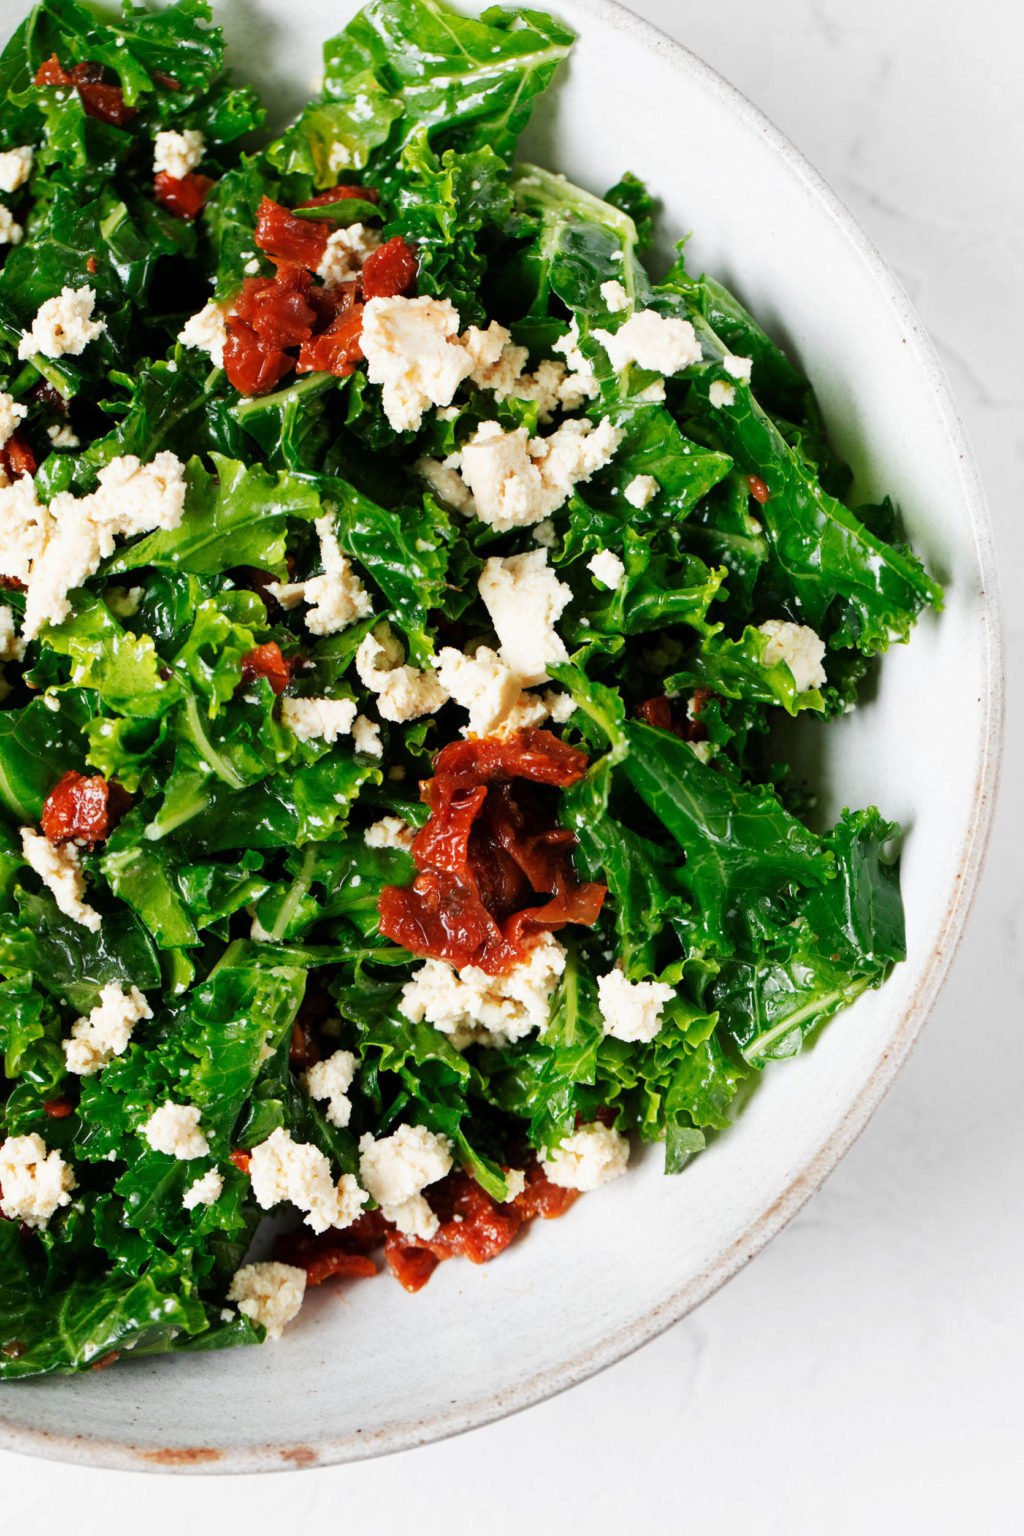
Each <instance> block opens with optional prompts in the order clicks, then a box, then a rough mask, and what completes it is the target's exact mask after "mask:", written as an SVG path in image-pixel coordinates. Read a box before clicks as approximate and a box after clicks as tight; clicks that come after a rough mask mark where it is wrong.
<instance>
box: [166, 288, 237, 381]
mask: <svg viewBox="0 0 1024 1536" xmlns="http://www.w3.org/2000/svg"><path fill="white" fill-rule="evenodd" d="M227 339H228V322H227V314H226V312H225V310H224V306H223V305H222V304H218V303H217V302H216V300H215V299H211V300H210V302H209V303H208V304H205V305H204V306H203V308H202V309H200V310H198V311H197V313H196V314H194V315H190V316H189V318H188V319H187V320H186V321H185V324H184V325H183V326H182V328H181V330H180V331H179V332H178V340H179V341H180V342H181V345H182V346H183V347H192V348H193V349H194V350H195V351H197V352H205V353H206V355H207V356H208V357H209V359H210V362H211V363H212V364H213V366H214V367H215V368H223V367H224V348H225V346H226V345H227Z"/></svg>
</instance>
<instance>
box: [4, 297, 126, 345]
mask: <svg viewBox="0 0 1024 1536" xmlns="http://www.w3.org/2000/svg"><path fill="white" fill-rule="evenodd" d="M95 304H96V290H95V288H89V287H88V286H86V287H83V288H67V287H65V288H62V289H61V291H60V293H58V294H55V295H54V297H53V298H52V299H44V300H43V302H42V304H40V306H39V309H38V310H37V311H36V316H35V319H34V320H33V321H32V324H31V326H30V327H29V329H28V330H27V331H23V332H22V334H21V340H20V341H19V343H18V356H19V357H20V358H21V359H22V360H25V359H26V358H32V357H35V356H37V355H38V354H39V353H42V355H43V356H44V357H80V356H81V354H82V353H83V352H84V351H85V349H86V347H87V346H88V345H89V343H90V341H95V340H96V338H97V336H101V335H102V334H103V332H104V331H105V330H106V328H107V323H106V321H105V320H94V319H93V318H92V312H93V308H94V306H95Z"/></svg>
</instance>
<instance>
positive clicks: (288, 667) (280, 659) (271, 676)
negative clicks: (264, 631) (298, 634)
mask: <svg viewBox="0 0 1024 1536" xmlns="http://www.w3.org/2000/svg"><path fill="white" fill-rule="evenodd" d="M294 667H295V662H294V661H293V660H292V659H291V658H289V657H286V656H283V655H282V654H281V647H280V646H279V645H278V643H277V641H276V640H268V641H267V643H266V645H257V646H254V647H253V649H252V650H251V651H248V652H247V653H246V654H245V655H244V656H243V657H242V682H243V684H244V683H254V682H255V681H256V679H257V678H260V677H265V678H266V680H267V682H268V683H269V684H270V686H271V688H272V689H273V691H274V692H275V693H284V690H285V689H286V688H287V687H288V684H289V683H290V682H291V680H292V672H293V670H294Z"/></svg>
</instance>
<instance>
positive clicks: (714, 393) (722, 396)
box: [708, 379, 736, 411]
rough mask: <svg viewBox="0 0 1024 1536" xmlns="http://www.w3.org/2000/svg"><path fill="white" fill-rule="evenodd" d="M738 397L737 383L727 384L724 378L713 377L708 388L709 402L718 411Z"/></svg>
mask: <svg viewBox="0 0 1024 1536" xmlns="http://www.w3.org/2000/svg"><path fill="white" fill-rule="evenodd" d="M735 399H736V386H735V384H727V383H726V381H725V380H724V379H713V380H712V382H711V385H710V386H709V388H708V403H709V404H710V405H711V406H713V407H714V409H715V410H716V411H720V410H721V409H722V407H723V406H724V405H732V404H733V402H734V401H735Z"/></svg>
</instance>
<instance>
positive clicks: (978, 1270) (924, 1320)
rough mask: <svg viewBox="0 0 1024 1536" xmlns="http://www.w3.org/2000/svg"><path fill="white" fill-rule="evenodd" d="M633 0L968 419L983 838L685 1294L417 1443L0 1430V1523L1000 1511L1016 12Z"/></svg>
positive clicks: (1016, 452)
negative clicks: (164, 1441) (148, 1441)
mask: <svg viewBox="0 0 1024 1536" xmlns="http://www.w3.org/2000/svg"><path fill="white" fill-rule="evenodd" d="M551 3H552V9H557V3H556V0H551ZM633 8H634V9H635V10H637V11H639V12H640V13H641V14H643V15H645V16H647V17H649V18H650V19H651V20H652V21H655V22H657V23H658V24H659V25H660V26H662V27H663V28H664V29H665V30H666V31H669V32H673V33H674V34H675V35H676V36H678V37H679V38H680V39H681V40H682V41H684V42H686V43H688V44H689V46H690V47H692V48H693V49H694V50H695V51H696V52H697V53H699V54H701V55H703V57H704V58H706V59H707V60H708V62H709V63H711V64H712V65H714V66H715V67H716V68H717V69H718V70H720V72H721V73H722V74H724V75H725V76H726V77H727V78H728V79H730V80H731V81H732V82H733V83H734V84H735V85H737V86H738V87H739V88H740V90H742V91H744V92H746V94H747V95H748V96H750V97H751V98H752V99H753V100H754V101H755V102H756V103H757V104H758V105H759V106H761V107H762V108H763V109H764V110H765V111H766V112H767V114H768V115H769V117H771V118H772V119H774V121H775V122H776V123H777V124H778V125H779V127H780V128H782V130H783V131H784V132H785V133H787V134H788V135H789V137H790V138H791V139H793V140H794V141H795V143H796V144H797V145H798V146H799V147H800V148H801V149H802V150H803V151H804V152H805V153H806V154H807V156H808V157H809V158H810V160H811V161H812V162H813V163H814V164H815V165H816V166H817V167H818V168H819V170H821V171H822V172H823V173H824V175H825V176H826V177H827V178H828V179H829V180H830V181H831V182H832V183H833V185H834V186H835V187H836V189H837V190H838V192H839V194H840V196H841V197H843V198H844V199H845V200H846V202H847V203H848V204H849V205H850V207H851V208H852V209H853V212H854V213H855V214H856V215H857V217H858V218H859V219H860V220H861V222H862V223H863V224H864V225H865V227H866V228H867V229H868V231H869V232H870V233H871V234H872V235H873V237H874V239H875V240H876V242H877V244H878V245H879V246H880V248H881V249H882V251H883V253H884V254H885V255H886V256H887V257H888V259H889V260H890V262H891V263H892V264H893V266H894V267H895V268H896V270H897V272H898V273H899V275H900V277H901V278H902V280H903V282H904V284H905V285H906V287H907V289H908V290H909V292H910V294H911V297H912V298H913V300H914V301H915V303H916V304H917V306H918V308H919V310H920V311H921V314H922V316H923V318H924V321H925V324H926V325H927V327H928V328H929V329H930V331H931V333H932V335H933V337H934V338H935V341H936V342H937V344H938V348H939V351H940V353H941V354H942V357H943V359H944V361H945V364H946V367H947V368H948V370H949V374H950V377H951V379H952V382H953V386H954V389H955V391H956V394H957V396H958V398H959V401H960V405H961V407H962V409H963V411H964V414H965V416H966V419H967V425H968V430H969V432H970V434H971V436H972V438H973V440H974V444H975V448H976V450H977V453H978V456H979V459H980V462H981V469H982V474H983V476H984V478H985V481H986V483H987V487H988V494H989V498H990V501H991V505H992V511H993V515H994V519H995V523H996V530H997V536H998V539H999V544H1000V553H1001V569H1002V586H1003V596H1004V603H1005V608H1006V615H1007V628H1008V649H1009V657H1008V659H1009V663H1010V675H1011V688H1012V691H1013V692H1014V693H1015V695H1016V696H1015V697H1014V698H1013V699H1012V700H1011V710H1010V717H1009V737H1008V752H1007V762H1006V768H1005V771H1004V791H1003V797H1002V808H1001V811H1000V813H999V816H998V820H997V824H996V830H995V835H994V839H993V847H992V853H991V856H990V860H989V865H988V870H987V873H986V876H985V879H984V882H983V886H982V890H981V894H980V897H979V900H978V903H977V905H976V907H975V910H974V914H973V917H972V920H971V923H970V927H969V930H968V933H967V937H966V939H965V941H964V944H963V947H962V949H961V952H960V955H959V958H958V960H957V962H956V964H955V967H954V970H953V974H952V978H951V980H950V981H949V983H948V985H947V987H946V991H945V993H944V995H943V997H942V1000H941V1002H940V1004H939V1006H938V1008H937V1010H936V1012H935V1015H934V1017H933V1019H932V1020H931V1022H930V1024H929V1025H928V1028H927V1029H926V1031H925V1034H924V1037H923V1039H922V1041H921V1043H920V1044H919V1046H918V1048H917V1051H916V1053H915V1055H914V1057H913V1059H912V1060H911V1062H910V1064H909V1065H908V1067H907V1068H906V1069H905V1071H904V1073H903V1075H902V1077H901V1079H900V1080H899V1082H898V1084H897V1086H896V1088H895V1090H894V1091H893V1093H892V1095H891V1096H890V1098H889V1099H888V1101H887V1102H886V1103H885V1104H884V1105H883V1107H882V1109H881V1110H880V1111H879V1113H878V1115H877V1116H876V1118H875V1120H874V1121H873V1122H872V1124H871V1126H870V1127H869V1129H868V1131H867V1132H866V1133H865V1135H864V1137H863V1139H862V1140H861V1142H860V1143H859V1145H857V1146H856V1147H855V1148H854V1149H853V1151H852V1152H851V1153H850V1155H849V1157H848V1158H847V1159H846V1161H845V1163H844V1164H843V1165H842V1166H841V1168H840V1169H839V1171H838V1172H837V1173H836V1174H835V1175H834V1176H833V1177H832V1179H831V1181H830V1182H829V1183H828V1185H827V1186H826V1188H825V1189H824V1190H823V1191H822V1192H821V1193H820V1194H819V1195H818V1196H817V1198H816V1199H815V1200H814V1201H813V1202H812V1203H811V1205H810V1206H809V1207H808V1208H807V1209H806V1210H805V1211H804V1212H803V1214H802V1215H801V1216H799V1217H798V1218H797V1220H796V1221H795V1222H794V1223H793V1224H792V1226H790V1227H789V1229H788V1230H787V1231H786V1232H785V1233H784V1234H783V1235H782V1236H781V1237H779V1238H778V1239H777V1240H776V1241H775V1243H774V1244H773V1245H772V1246H771V1247H770V1248H769V1249H768V1250H767V1252H765V1253H764V1254H763V1255H762V1256H761V1257H760V1258H759V1259H758V1260H757V1261H756V1262H755V1263H754V1264H753V1265H751V1266H750V1267H749V1268H748V1269H747V1270H745V1271H744V1273H743V1274H741V1275H740V1276H739V1278H738V1279H736V1280H734V1281H733V1283H732V1284H731V1285H730V1286H728V1287H727V1288H726V1290H725V1291H723V1292H721V1293H720V1294H719V1295H718V1296H716V1297H715V1298H713V1300H711V1301H710V1302H709V1303H708V1304H707V1305H706V1306H704V1307H703V1308H702V1309H701V1310H700V1311H699V1312H698V1313H697V1314H695V1315H694V1316H692V1317H690V1318H688V1319H687V1320H685V1321H684V1322H682V1323H680V1324H678V1325H677V1326H676V1327H675V1328H673V1329H672V1330H671V1331H670V1332H669V1333H668V1334H666V1335H665V1336H664V1337H663V1338H661V1339H660V1340H658V1341H657V1342H656V1343H654V1344H652V1345H650V1346H649V1347H648V1348H647V1349H645V1350H643V1351H642V1352H641V1353H640V1354H639V1355H635V1356H633V1357H632V1359H630V1360H628V1361H626V1362H625V1363H624V1364H622V1365H619V1366H617V1367H615V1368H614V1369H613V1370H611V1371H609V1372H607V1373H606V1374H605V1375H603V1376H601V1377H599V1378H598V1379H597V1380H595V1381H591V1382H589V1383H587V1384H586V1385H584V1386H582V1387H580V1388H577V1389H576V1391H574V1392H572V1393H570V1394H568V1395H566V1396H563V1397H561V1398H559V1399H557V1400H555V1401H554V1402H550V1403H546V1404H543V1405H542V1406H540V1407H538V1408H534V1409H532V1410H531V1411H530V1412H529V1413H526V1414H524V1415H521V1416H520V1417H518V1418H516V1419H512V1420H508V1421H506V1422H505V1423H502V1424H498V1425H495V1426H493V1427H491V1428H488V1429H483V1430H478V1431H477V1432H476V1433H474V1434H472V1435H469V1436H465V1437H463V1438H461V1439H458V1440H453V1441H448V1442H446V1443H444V1444H442V1445H437V1446H433V1447H430V1448H428V1449H425V1450H420V1451H413V1452H409V1453H407V1454H405V1455H402V1456H398V1457H393V1458H391V1459H389V1460H386V1461H382V1462H373V1463H367V1464H364V1465H360V1466H353V1467H339V1468H336V1469H328V1470H324V1471H314V1472H303V1473H292V1474H285V1475H279V1476H277V1477H273V1478H262V1479H256V1478H254V1477H244V1478H234V1479H232V1478H219V1479H218V1478H215V1479H202V1480H195V1481H189V1480H186V1479H172V1478H169V1477H160V1478H157V1477H153V1476H143V1475H141V1474H138V1475H137V1474H131V1475H127V1474H117V1473H92V1472H88V1471H85V1470H81V1469H76V1468H64V1467H59V1466H55V1465H52V1464H44V1463H42V1462H31V1461H28V1460H24V1459H21V1458H18V1457H14V1456H2V1455H0V1488H2V1493H0V1511H2V1513H0V1530H3V1531H4V1532H5V1533H6V1532H7V1531H11V1532H12V1533H13V1531H14V1530H16V1529H32V1528H34V1527H35V1526H37V1524H38V1522H39V1520H40V1519H41V1520H42V1521H43V1522H45V1527H46V1528H47V1529H60V1528H64V1529H68V1530H74V1531H75V1533H76V1536H101V1533H102V1536H128V1533H129V1532H131V1533H132V1536H135V1533H136V1532H140V1531H141V1532H144V1533H145V1536H172V1533H173V1536H181V1533H183V1532H184V1531H186V1530H187V1529H188V1528H189V1527H193V1526H194V1527H195V1528H197V1529H200V1530H202V1531H203V1533H204V1536H206V1533H210V1536H218V1533H219V1532H221V1531H225V1530H230V1531H237V1532H243V1533H244V1536H264V1533H270V1532H275V1533H281V1536H293V1533H294V1536H298V1533H299V1532H303V1533H305V1532H306V1531H307V1530H308V1529H309V1528H310V1526H311V1525H312V1524H313V1523H316V1524H317V1525H322V1526H323V1527H325V1528H326V1529H328V1530H334V1529H339V1528H340V1529H342V1530H345V1529H352V1530H354V1531H358V1532H363V1531H367V1530H370V1529H374V1530H377V1531H382V1532H385V1533H389V1532H391V1531H393V1530H398V1529H399V1526H401V1528H402V1529H409V1528H410V1527H411V1529H413V1530H414V1531H415V1532H416V1536H435V1533H436V1536H440V1533H441V1532H444V1533H445V1536H450V1533H453V1532H463V1531H467V1532H468V1531H470V1530H474V1531H475V1530H477V1529H480V1530H481V1531H483V1532H484V1533H485V1536H505V1533H506V1532H508V1533H511V1532H513V1531H515V1532H516V1533H519V1532H520V1531H521V1530H522V1528H523V1527H524V1526H526V1527H527V1529H529V1527H531V1526H532V1527H533V1528H534V1529H535V1530H537V1531H538V1532H539V1533H541V1536H547V1533H549V1532H554V1531H563V1532H576V1531H579V1530H586V1531H587V1532H588V1533H595V1536H601V1533H604V1532H606V1531H608V1532H611V1531H616V1532H618V1531H621V1530H626V1531H630V1530H634V1529H636V1528H638V1527H640V1528H646V1530H647V1531H649V1532H652V1533H655V1536H660V1533H661V1532H668V1531H675V1530H687V1531H697V1530H699V1529H701V1528H703V1529H705V1530H713V1531H715V1532H717V1533H719V1536H733V1533H736V1536H739V1533H741V1532H742V1533H743V1536H747V1533H754V1536H776V1533H778V1536H794V1533H798V1536H803V1533H807V1536H846V1533H850V1536H854V1533H856V1536H861V1533H863V1532H865V1531H868V1530H871V1531H875V1532H881V1533H883V1536H888V1533H890V1532H893V1533H895V1532H900V1533H904V1532H909V1533H911V1536H916V1533H917V1532H925V1531H927V1532H928V1533H929V1536H943V1533H945V1532H951V1533H952V1532H956V1533H957V1536H960V1533H961V1532H964V1531H970V1532H971V1536H996V1533H998V1536H1002V1533H1004V1532H1005V1533H1007V1536H1010V1533H1013V1536H1016V1533H1018V1532H1020V1531H1021V1530H1024V1496H1022V1493H1021V1487H1020V1477H1019V1473H1018V1471H1017V1468H1018V1467H1019V1463H1020V1453H1021V1439H1022V1430H1024V1406H1022V1405H1024V1390H1022V1387H1021V1384H1020V1379H1019V1378H1020V1374H1021V1368H1022V1366H1024V1306H1022V1300H1024V1298H1022V1291H1021V1276H1022V1272H1024V1223H1022V1216H1024V1201H1022V1190H1024V1131H1022V1128H1021V1127H1022V1122H1024V1107H1022V1106H1024V1039H1022V1036H1024V1006H1022V1004H1024V900H1022V897H1024V873H1022V864H1021V857H1020V850H1021V848H1022V845H1024V838H1022V833H1024V821H1022V814H1021V796H1020V792H1019V783H1020V775H1021V770H1022V767H1024V744H1022V741H1021V722H1020V718H1019V714H1018V711H1017V709H1016V708H1014V707H1013V706H1014V704H1015V703H1016V702H1018V699H1019V690H1017V689H1015V688H1013V684H1014V683H1015V681H1016V678H1017V676H1018V672H1017V662H1018V659H1019V657H1020V653H1021V650H1022V649H1024V601H1022V596H1024V571H1022V569H1021V567H1022V563H1024V531H1022V528H1021V513H1020V508H1021V503H1022V501H1024V384H1022V351H1024V182H1022V179H1021V175H1020V160H1021V155H1022V151H1024V95H1022V92H1021V88H1020V72H1019V61H1020V56H1021V52H1022V48H1024V12H1022V10H1021V8H1020V6H1019V5H1018V4H1017V0H973V3H972V4H971V5H970V6H965V5H963V3H962V0H857V4H856V5H851V4H849V0H772V3H771V4H765V3H762V0H715V3H714V4H703V5H698V4H697V3H696V0H693V3H686V0H633ZM609 169H610V172H614V173H617V172H618V171H619V170H620V169H621V167H618V166H613V167H610V168H609ZM635 169H636V170H637V171H639V172H641V173H642V171H643V167H642V166H637V167H635ZM723 195H728V188H727V187H725V188H723ZM956 704H957V701H956V699H955V698H951V699H950V701H949V728H950V730H951V731H955V730H956V727H957V708H956ZM238 1408H239V1412H240V1413H244V1411H245V1405H244V1404H242V1403H240V1404H239V1405H238ZM30 1522H31V1524H30Z"/></svg>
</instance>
